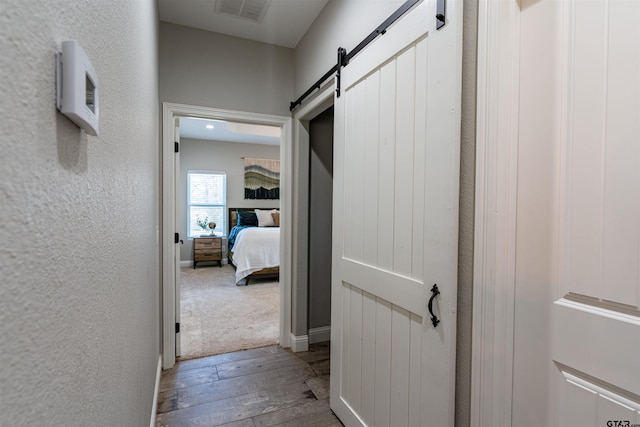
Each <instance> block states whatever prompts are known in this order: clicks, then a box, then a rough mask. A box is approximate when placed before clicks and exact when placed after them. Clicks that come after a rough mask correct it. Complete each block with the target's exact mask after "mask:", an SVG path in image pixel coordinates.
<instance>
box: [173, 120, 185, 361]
mask: <svg viewBox="0 0 640 427" xmlns="http://www.w3.org/2000/svg"><path fill="white" fill-rule="evenodd" d="M174 141H175V142H176V143H177V144H178V146H180V119H179V118H176V119H175V131H174ZM174 165H175V166H174V170H175V172H174V179H175V185H174V189H175V195H174V203H173V206H174V209H175V217H174V218H175V232H176V233H178V230H180V224H179V221H180V209H179V206H178V200H180V198H179V197H178V193H179V191H180V186H179V183H180V150H179V149H178V150H176V153H175V162H174ZM187 233H188V230H187ZM186 238H187V236H179V239H178V240H179V241H178V242H177V243H176V245H175V246H174V248H175V254H174V259H175V284H176V289H175V295H176V297H175V301H176V325H180V249H181V247H182V244H183V241H184V239H186ZM181 354H182V353H181V351H180V327H179V326H176V357H179V356H180V355H181Z"/></svg>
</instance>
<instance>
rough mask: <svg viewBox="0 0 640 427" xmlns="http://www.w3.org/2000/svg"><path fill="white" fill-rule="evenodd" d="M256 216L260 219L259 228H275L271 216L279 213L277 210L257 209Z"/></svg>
mask: <svg viewBox="0 0 640 427" xmlns="http://www.w3.org/2000/svg"><path fill="white" fill-rule="evenodd" d="M255 212H256V216H257V217H258V227H274V226H275V224H274V223H273V217H272V216H271V214H272V213H273V212H277V211H276V210H275V209H269V210H264V209H256V210H255Z"/></svg>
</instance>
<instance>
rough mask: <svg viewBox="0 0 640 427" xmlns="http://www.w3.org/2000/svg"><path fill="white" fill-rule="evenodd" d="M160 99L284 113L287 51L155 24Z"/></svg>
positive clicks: (288, 92) (288, 86) (289, 68)
mask: <svg viewBox="0 0 640 427" xmlns="http://www.w3.org/2000/svg"><path fill="white" fill-rule="evenodd" d="M159 53H160V57H159V61H160V62H159V70H160V74H159V78H160V85H159V89H160V100H161V101H163V102H176V103H180V104H188V105H197V106H202V107H212V108H221V109H226V110H236V111H248V112H252V113H262V114H274V115H281V116H288V115H289V102H290V101H291V100H292V99H293V76H294V73H293V50H292V49H288V48H285V47H280V46H274V45H269V44H265V43H260V42H256V41H251V40H246V39H241V38H238V37H232V36H227V35H224V34H218V33H212V32H210V31H204V30H197V29H194V28H189V27H183V26H181V25H176V24H170V23H168V22H161V23H160V52H159Z"/></svg>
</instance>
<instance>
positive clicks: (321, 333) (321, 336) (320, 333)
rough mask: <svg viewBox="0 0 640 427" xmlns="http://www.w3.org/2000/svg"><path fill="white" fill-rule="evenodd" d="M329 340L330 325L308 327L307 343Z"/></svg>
mask: <svg viewBox="0 0 640 427" xmlns="http://www.w3.org/2000/svg"><path fill="white" fill-rule="evenodd" d="M325 341H331V326H322V327H320V328H312V329H309V344H315V343H317V342H325Z"/></svg>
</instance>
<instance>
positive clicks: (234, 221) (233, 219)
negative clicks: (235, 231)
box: [227, 208, 279, 236]
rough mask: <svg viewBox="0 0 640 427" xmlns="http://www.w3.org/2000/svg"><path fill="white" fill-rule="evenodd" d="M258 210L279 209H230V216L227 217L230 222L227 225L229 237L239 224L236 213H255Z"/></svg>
mask: <svg viewBox="0 0 640 427" xmlns="http://www.w3.org/2000/svg"><path fill="white" fill-rule="evenodd" d="M256 209H279V208H229V216H228V217H227V218H228V219H229V221H228V222H227V224H229V229H228V230H227V236H228V235H229V233H230V232H231V229H232V228H233V227H235V226H236V224H237V223H238V219H237V217H236V211H241V212H244V211H252V212H253V211H254V210H256Z"/></svg>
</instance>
